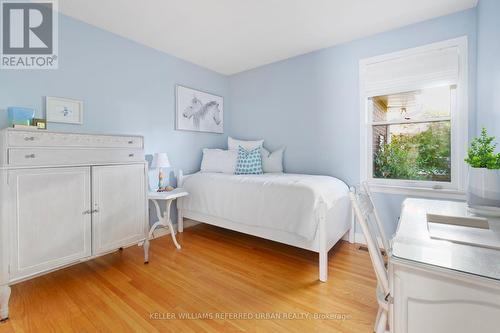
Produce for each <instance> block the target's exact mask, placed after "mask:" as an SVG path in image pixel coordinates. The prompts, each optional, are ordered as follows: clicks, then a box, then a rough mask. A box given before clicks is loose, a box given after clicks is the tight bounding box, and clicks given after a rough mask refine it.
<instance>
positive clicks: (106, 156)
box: [8, 148, 144, 166]
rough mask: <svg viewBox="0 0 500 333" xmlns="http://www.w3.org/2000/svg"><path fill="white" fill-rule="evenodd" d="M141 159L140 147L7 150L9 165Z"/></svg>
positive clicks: (125, 161) (142, 159) (142, 158)
mask: <svg viewBox="0 0 500 333" xmlns="http://www.w3.org/2000/svg"><path fill="white" fill-rule="evenodd" d="M142 161H144V152H143V151H142V150H141V149H106V148H99V149H90V148H81V149H56V148H54V149H48V148H11V149H9V150H8V164H9V165H10V166H49V165H77V164H105V163H127V162H142Z"/></svg>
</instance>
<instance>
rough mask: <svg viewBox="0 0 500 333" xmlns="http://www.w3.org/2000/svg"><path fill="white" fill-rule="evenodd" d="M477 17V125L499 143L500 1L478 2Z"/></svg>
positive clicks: (484, 0) (483, 0) (487, 0)
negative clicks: (493, 136)
mask: <svg viewBox="0 0 500 333" xmlns="http://www.w3.org/2000/svg"><path fill="white" fill-rule="evenodd" d="M477 17H478V28H477V34H478V35H477V36H478V38H477V52H478V66H477V118H478V121H477V125H478V127H479V128H480V127H481V126H485V127H486V128H487V129H488V131H489V132H490V134H492V135H495V136H496V137H497V139H498V140H500V1H498V0H481V1H479V5H478V7H477Z"/></svg>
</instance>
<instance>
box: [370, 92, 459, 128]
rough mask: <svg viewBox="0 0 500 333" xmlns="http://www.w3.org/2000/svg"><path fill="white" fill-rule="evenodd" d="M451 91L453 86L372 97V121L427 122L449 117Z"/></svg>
mask: <svg viewBox="0 0 500 333" xmlns="http://www.w3.org/2000/svg"><path fill="white" fill-rule="evenodd" d="M451 89H454V86H443V87H436V88H428V89H422V90H416V91H410V92H405V93H399V94H390V95H384V96H375V97H372V98H371V101H372V103H373V104H372V105H373V121H374V122H381V121H407V120H427V119H433V118H439V117H450V114H451V113H450V109H451Z"/></svg>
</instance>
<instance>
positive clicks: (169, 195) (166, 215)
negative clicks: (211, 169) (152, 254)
mask: <svg viewBox="0 0 500 333" xmlns="http://www.w3.org/2000/svg"><path fill="white" fill-rule="evenodd" d="M187 195H189V193H188V192H186V191H185V190H184V189H183V188H176V189H175V190H173V191H170V192H149V193H148V199H149V200H151V201H152V202H153V204H154V205H155V208H156V216H157V217H158V221H157V222H155V224H153V225H152V226H151V229H149V234H148V236H147V237H146V240H145V241H144V263H146V264H147V263H148V262H149V240H150V239H151V238H152V237H153V232H154V231H155V229H156V228H158V227H159V226H163V227H168V228H170V236H172V241H173V242H174V244H175V247H176V248H177V249H178V250H180V249H181V246H180V245H179V243H178V242H177V239H176V238H175V230H174V227H173V226H172V220H171V219H170V206H171V205H172V201H174V200H175V199H177V198H182V197H185V196H187ZM158 201H165V211H164V212H163V216H162V215H161V210H160V205H159V203H158Z"/></svg>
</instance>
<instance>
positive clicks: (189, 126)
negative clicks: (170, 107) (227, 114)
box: [175, 85, 224, 134]
mask: <svg viewBox="0 0 500 333" xmlns="http://www.w3.org/2000/svg"><path fill="white" fill-rule="evenodd" d="M175 100H176V107H175V114H176V117H175V118H176V125H175V129H176V130H181V131H194V132H208V133H217V134H222V133H224V97H222V96H219V95H215V94H212V93H209V92H205V91H202V90H198V89H193V88H189V87H185V86H182V85H176V86H175Z"/></svg>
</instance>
